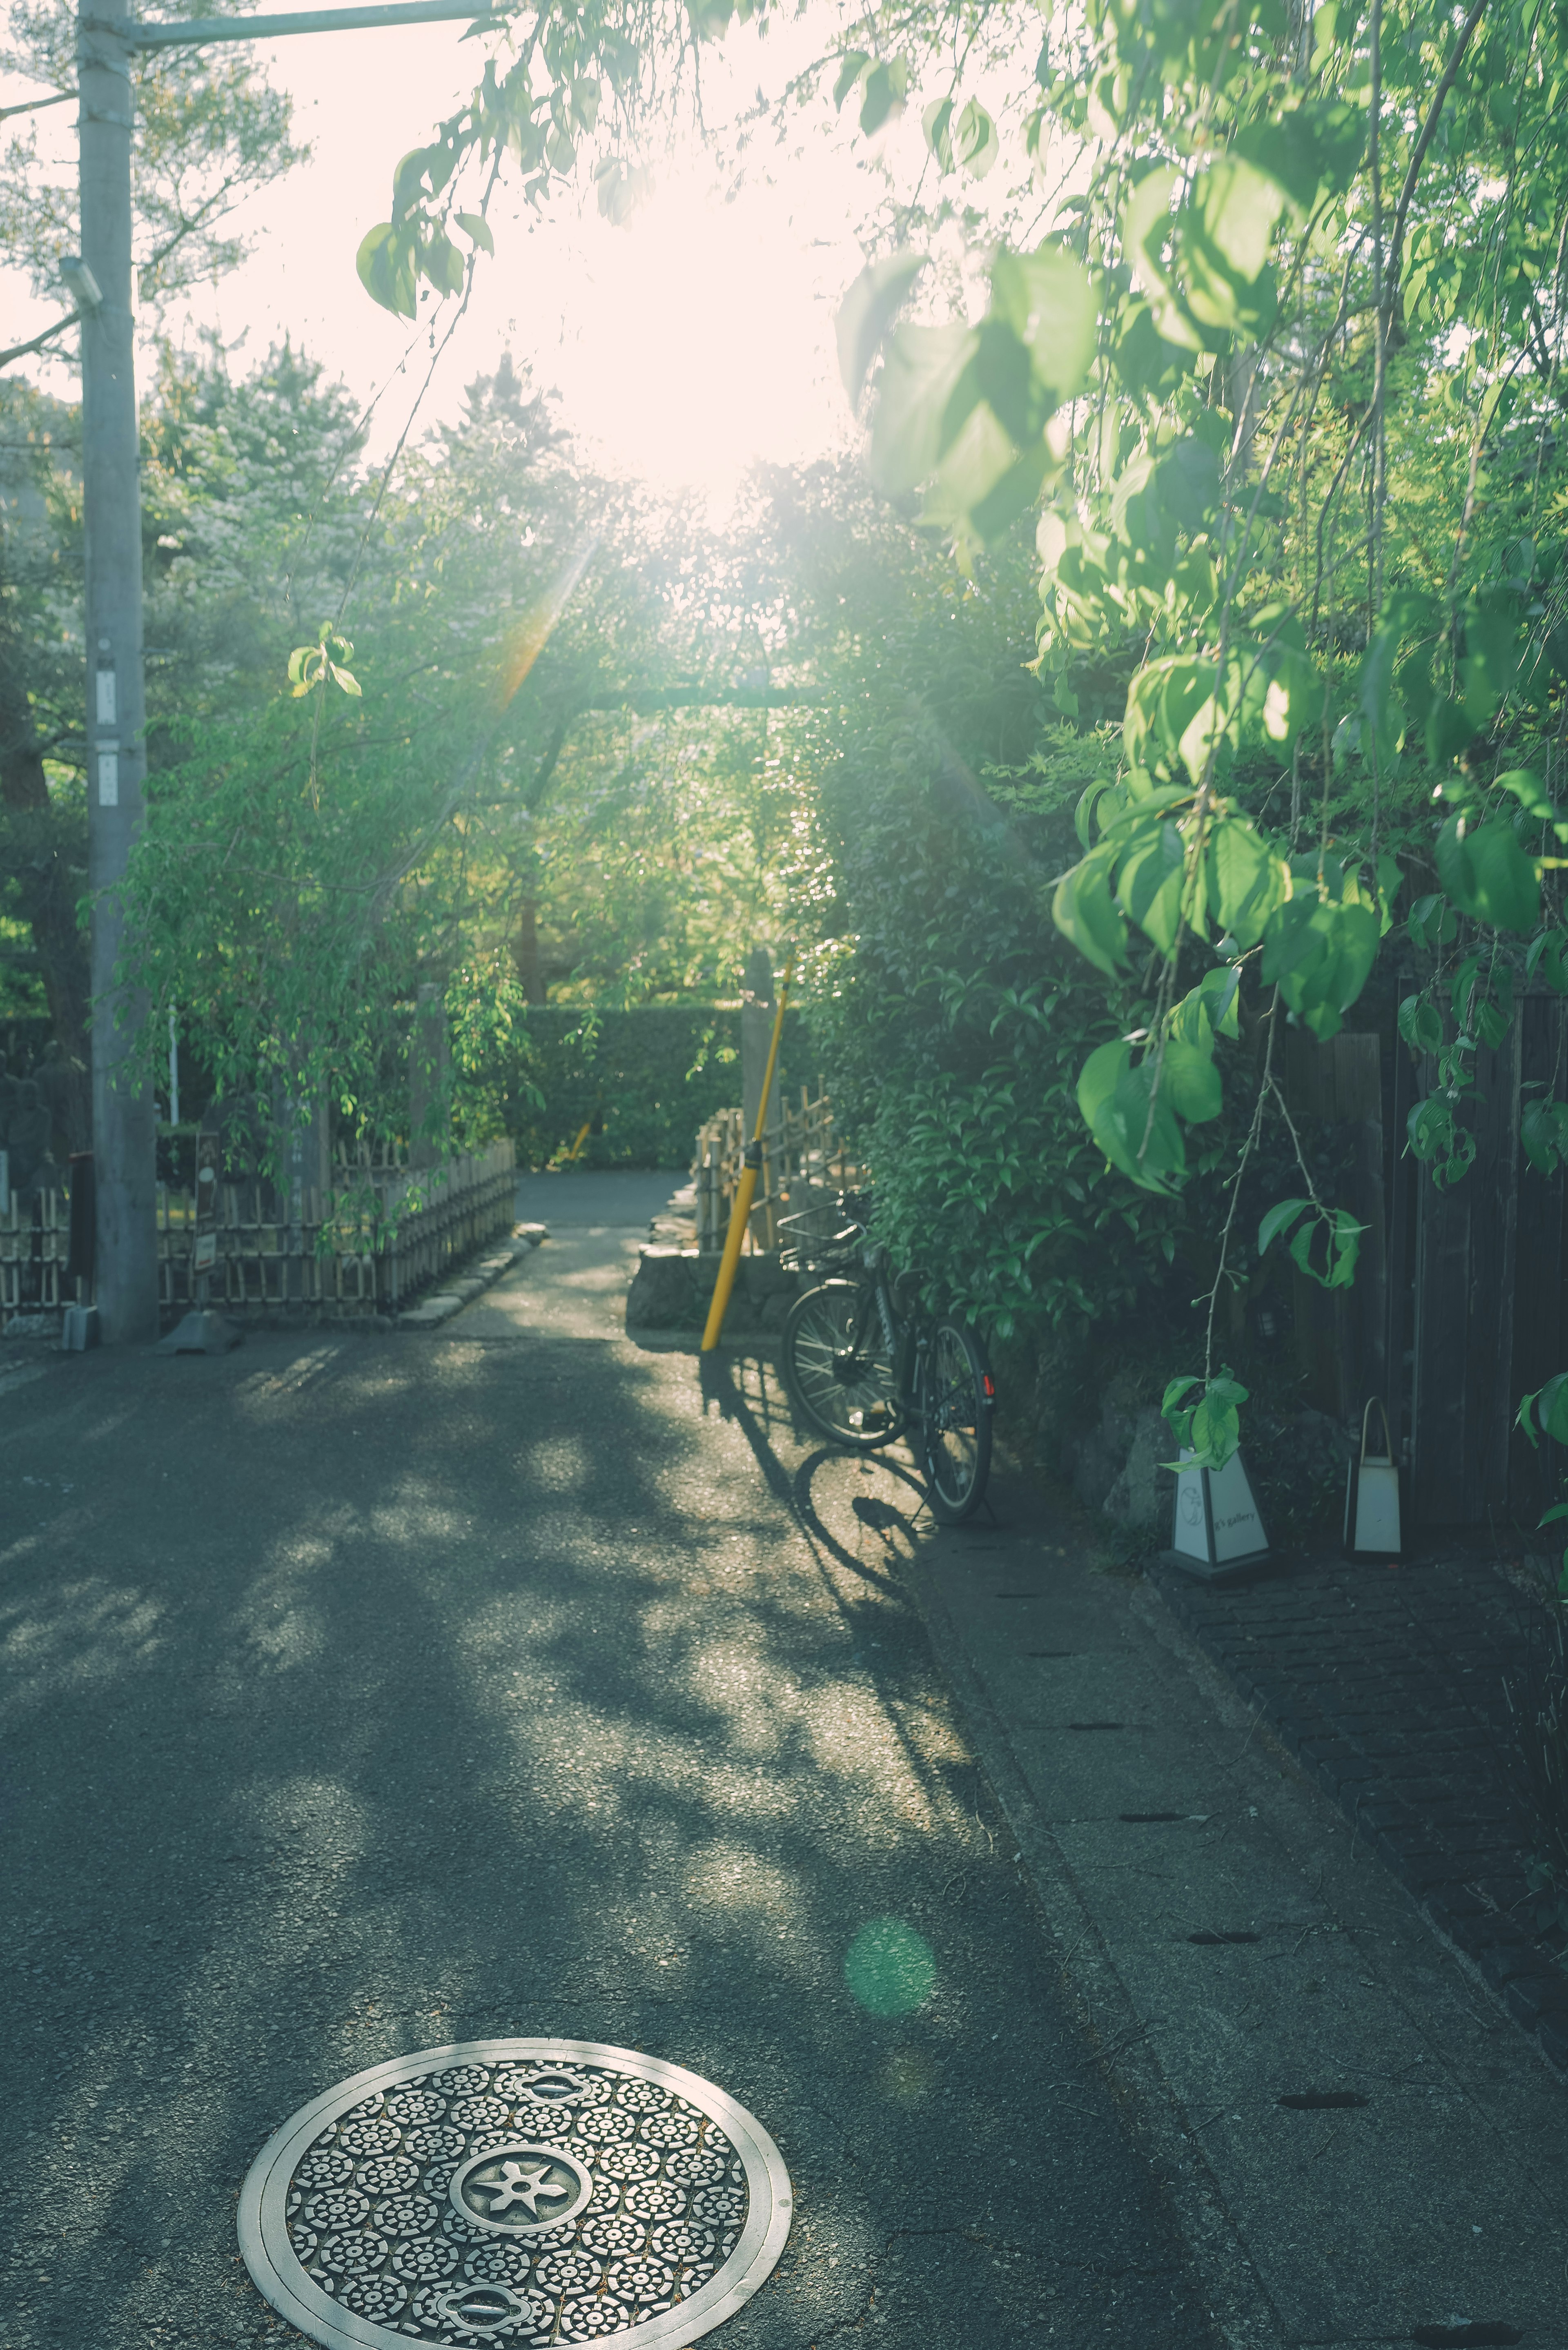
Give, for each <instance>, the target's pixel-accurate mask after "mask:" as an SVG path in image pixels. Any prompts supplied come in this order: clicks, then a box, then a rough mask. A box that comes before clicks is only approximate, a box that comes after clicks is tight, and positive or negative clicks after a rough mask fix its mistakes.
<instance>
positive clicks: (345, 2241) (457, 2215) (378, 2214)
mask: <svg viewBox="0 0 1568 2350" xmlns="http://www.w3.org/2000/svg"><path fill="white" fill-rule="evenodd" d="M789 2222H790V2184H789V2174H788V2173H787V2172H786V2170H785V2169H784V2162H783V2159H782V2158H781V2157H780V2154H779V2150H778V2148H777V2147H775V2146H774V2142H773V2140H772V2138H771V2137H769V2136H768V2134H767V2132H766V2131H765V2130H764V2129H763V2127H762V2126H761V2124H760V2123H758V2122H755V2121H753V2118H752V2116H751V2115H750V2114H748V2113H747V2112H746V2111H745V2109H744V2107H743V2106H738V2105H736V2103H735V2101H734V2099H733V2098H732V2097H728V2096H726V2095H725V2094H724V2092H723V2090H722V2089H715V2088H714V2087H713V2086H712V2085H711V2083H709V2082H707V2081H700V2080H699V2079H698V2077H697V2075H696V2074H694V2073H686V2072H682V2070H681V2069H680V2066H679V2065H678V2064H659V2062H658V2060H657V2059H656V2058H654V2057H651V2056H639V2055H635V2054H632V2053H631V2051H629V2050H628V2049H625V2048H601V2047H597V2046H596V2045H594V2044H593V2043H588V2042H580V2041H568V2040H472V2041H468V2042H466V2043H463V2044H462V2045H461V2046H458V2047H452V2048H427V2049H424V2050H423V2051H422V2052H421V2054H419V2055H417V2056H403V2057H400V2058H398V2059H397V2060H396V2061H395V2062H394V2063H392V2064H376V2065H372V2067H371V2068H370V2070H369V2072H368V2073H356V2074H355V2075H354V2077H353V2079H352V2080H351V2081H341V2082H339V2083H338V2085H337V2088H335V2089H328V2090H327V2092H326V2093H325V2095H322V2096H319V2097H317V2098H315V2099H313V2101H312V2102H311V2103H310V2104H309V2105H308V2106H303V2107H302V2108H301V2109H300V2111H299V2112H298V2113H297V2114H296V2115H295V2116H293V2118H292V2119H291V2120H289V2121H286V2122H285V2124H284V2126H283V2127H282V2128H281V2129H280V2130H278V2131H277V2132H276V2133H275V2136H274V2137H271V2138H270V2139H269V2140H268V2141H267V2143H266V2145H265V2147H263V2148H262V2151H261V2153H260V2154H259V2155H258V2156H257V2157H256V2159H255V2161H254V2163H253V2164H252V2166H251V2170H250V2175H249V2177H248V2178H246V2180H245V2183H244V2191H243V2192H242V2194H241V2196H240V2248H241V2250H242V2251H243V2252H244V2256H245V2265H246V2266H247V2267H248V2268H249V2270H250V2272H251V2274H252V2276H253V2277H254V2280H255V2282H256V2284H257V2285H258V2287H259V2288H260V2290H261V2291H262V2292H263V2293H265V2296H266V2298H267V2300H268V2301H270V2302H271V2303H272V2304H273V2307H274V2308H275V2309H277V2310H281V2312H282V2313H283V2314H284V2316H285V2317H286V2318H288V2319H289V2321H290V2322H291V2323H292V2324H295V2325H297V2326H298V2327H299V2328H300V2329H301V2330H302V2332H304V2333H306V2334H309V2335H311V2336H312V2338H313V2339H314V2340H315V2341H317V2342H322V2343H327V2344H331V2345H339V2344H341V2345H350V2344H351V2345H354V2350H369V2345H376V2344H384V2345H387V2350H407V2345H408V2344H409V2343H410V2341H412V2342H431V2343H441V2344H450V2345H461V2346H462V2350H473V2345H478V2344H483V2343H487V2342H495V2343H504V2344H506V2345H508V2350H514V2345H520V2344H524V2343H530V2344H531V2343H557V2342H605V2341H613V2342H615V2343H617V2344H625V2345H628V2350H630V2345H638V2350H643V2345H647V2350H654V2345H659V2350H678V2345H680V2344H682V2343H688V2342H695V2341H697V2340H698V2339H699V2337H700V2336H701V2335H702V2334H708V2333H711V2330H712V2328H713V2327H714V2326H716V2325H719V2324H722V2322H723V2320H724V2319H725V2318H726V2317H728V2316H729V2315H730V2314H731V2313H732V2311H733V2310H735V2309H736V2308H738V2307H739V2306H740V2304H741V2303H742V2302H743V2301H744V2300H746V2299H747V2298H748V2297H749V2295H751V2294H752V2293H755V2291H756V2290H757V2287H758V2286H759V2285H760V2284H761V2283H762V2282H763V2279H764V2278H765V2277H766V2276H767V2275H768V2274H769V2272H771V2270H772V2268H773V2266H774V2262H775V2261H776V2260H777V2259H778V2256H779V2254H780V2252H781V2251H783V2250H784V2239H785V2237H786V2236H787V2235H788V2233H789Z"/></svg>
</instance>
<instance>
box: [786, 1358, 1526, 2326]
mask: <svg viewBox="0 0 1568 2350" xmlns="http://www.w3.org/2000/svg"><path fill="white" fill-rule="evenodd" d="M758 1376H759V1377H763V1378H765V1377H766V1376H767V1375H766V1374H765V1373H763V1374H759V1375H758ZM860 1474H861V1481H862V1492H861V1497H860V1500H859V1502H858V1504H857V1517H858V1519H859V1523H860V1532H859V1535H858V1540H857V1555H858V1556H859V1558H860V1560H861V1562H862V1565H863V1568H864V1570H865V1571H866V1572H867V1574H868V1575H877V1576H878V1577H886V1578H888V1580H889V1581H890V1582H892V1583H894V1584H895V1585H897V1586H899V1587H901V1588H905V1589H908V1590H909V1591H910V1592H911V1593H912V1594H913V1595H914V1596H915V1597H916V1598H917V1600H918V1603H919V1607H920V1610H921V1613H922V1616H923V1618H924V1620H925V1622H926V1624H927V1626H928V1627H929V1631H930V1635H931V1638H932V1641H933V1645H934V1647H935V1648H936V1651H937V1654H938V1656H939V1658H940V1660H941V1662H942V1665H943V1667H944V1669H945V1670H946V1671H947V1673H948V1674H949V1676H950V1679H951V1680H952V1682H953V1685H954V1687H955V1689H956V1690H957V1691H958V1694H959V1697H960V1700H961V1704H962V1707H963V1714H964V1721H965V1727H966V1731H967V1733H968V1735H969V1737H970V1738H971V1740H972V1741H973V1742H974V1746H975V1749H976V1752H977V1753H978V1755H979V1757H980V1759H981V1762H982V1763H984V1765H985V1768H986V1772H987V1774H988V1776H989V1778H990V1780H991V1782H992V1785H993V1786H994V1787H995V1789H996V1790H997V1794H998V1796H999V1799H1000V1801H1001V1802H1002V1806H1003V1809H1004V1811H1005V1814H1006V1816H1007V1819H1008V1822H1009V1825H1010V1826H1011V1827H1012V1831H1013V1833H1014V1835H1015V1836H1016V1838H1017V1846H1018V1850H1019V1852H1020V1854H1021V1856H1022V1861H1023V1865H1024V1866H1026V1867H1027V1869H1028V1870H1029V1872H1030V1875H1031V1877H1032V1878H1033V1883H1034V1885H1035V1887H1036V1889H1037V1892H1038V1894H1039V1898H1040V1900H1041V1904H1042V1908H1043V1912H1044V1924H1045V1927H1046V1930H1047V1933H1048V1935H1049V1937H1050V1938H1051V1940H1052V1943H1053V1945H1054V1956H1053V1958H1052V1960H1051V1961H1050V1964H1051V1967H1052V1970H1053V1972H1054V1978H1055V1979H1056V1980H1057V1981H1061V1982H1062V1983H1063V1985H1064V1987H1065V1988H1066V1989H1067V1990H1068V1991H1070V1993H1071V1995H1072V1996H1073V1998H1074V2000H1075V2004H1076V2007H1077V2012H1078V2013H1079V2015H1080V2017H1081V2019H1082V2021H1083V2022H1084V2023H1085V2028H1086V2029H1087V2030H1088V2031H1089V2032H1090V2033H1091V2034H1092V2036H1093V2039H1094V2042H1095V2044H1096V2046H1097V2047H1098V2048H1099V2049H1100V2051H1101V2052H1102V2055H1103V2060H1104V2062H1105V2063H1106V2066H1107V2068H1108V2069H1109V2071H1110V2073H1111V2075H1112V2077H1113V2079H1115V2080H1116V2083H1117V2085H1118V2087H1119V2089H1120V2091H1121V2094H1122V2095H1123V2097H1124V2099H1125V2101H1126V2103H1127V2108H1128V2110H1129V2112H1130V2113H1132V2114H1133V2115H1134V2116H1135V2117H1136V2127H1137V2132H1138V2142H1139V2144H1140V2146H1142V2147H1143V2148H1144V2150H1145V2153H1146V2156H1147V2158H1148V2160H1149V2161H1150V2164H1151V2167H1153V2168H1154V2169H1155V2170H1156V2172H1157V2175H1158V2176H1159V2177H1160V2178H1162V2180H1163V2181H1164V2182H1165V2184H1166V2186H1167V2189H1168V2192H1169V2193H1170V2194H1171V2196H1172V2199H1173V2201H1174V2202H1175V2205H1176V2208H1177V2210H1178V2214H1179V2220H1180V2223H1181V2226H1182V2230H1183V2233H1184V2234H1185V2236H1186V2238H1187V2241H1188V2242H1189V2246H1190V2247H1191V2250H1192V2252H1193V2257H1194V2258H1195V2260H1196V2261H1197V2262H1198V2264H1199V2272H1200V2273H1201V2275H1202V2277H1203V2280H1204V2286H1205V2291H1206V2293H1207V2296H1208V2298H1209V2301H1210V2306H1211V2307H1212V2308H1213V2309H1214V2311H1215V2313H1216V2322H1217V2323H1218V2324H1219V2325H1220V2330H1221V2333H1222V2334H1223V2336H1224V2338H1225V2340H1226V2341H1227V2343H1229V2344H1231V2345H1234V2350H1284V2345H1292V2350H1295V2345H1314V2350H1329V2346H1330V2345H1333V2350H1342V2346H1343V2350H1349V2345H1361V2344H1365V2343H1368V2342H1389V2343H1393V2342H1405V2343H1411V2342H1413V2343H1417V2344H1422V2345H1449V2344H1451V2345H1459V2344H1466V2343H1474V2344H1480V2343H1495V2344H1508V2343H1523V2344H1525V2345H1530V2350H1561V2345H1563V2343H1564V2342H1568V2283H1565V2279H1568V2131H1565V2128H1564V2123H1565V2121H1568V2107H1565V2092H1564V2089H1563V2084H1562V2083H1561V2081H1560V2080H1559V2079H1558V2078H1557V2077H1556V2076H1554V2075H1553V2074H1552V2072H1551V2071H1550V2069H1549V2068H1548V2067H1547V2066H1546V2065H1544V2064H1542V2061H1541V2058H1540V2056H1539V2055H1538V2054H1536V2052H1535V2051H1534V2050H1533V2049H1532V2047H1531V2046H1530V2044H1529V2043H1528V2042H1527V2041H1526V2040H1525V2038H1524V2037H1523V2035H1522V2034H1521V2033H1519V2032H1518V2031H1517V2030H1516V2028H1515V2026H1514V2025H1513V2023H1512V2022H1511V2020H1510V2018H1509V2017H1508V2015H1507V2014H1506V2013H1505V2012H1502V2011H1501V2005H1493V2004H1492V2003H1491V2002H1490V2000H1489V1998H1488V1995H1487V1993H1486V1991H1485V1990H1484V1988H1483V1987H1482V1986H1481V1985H1480V1982H1479V1981H1478V1980H1477V1978H1476V1977H1475V1976H1474V1975H1473V1974H1472V1973H1471V1971H1470V1970H1469V1968H1468V1967H1467V1965H1466V1964H1465V1963H1464V1962H1463V1961H1462V1960H1460V1959H1459V1957H1457V1956H1456V1955H1455V1954H1454V1953H1453V1952H1452V1951H1451V1950H1449V1948H1448V1947H1447V1946H1446V1945H1445V1944H1444V1943H1443V1942H1442V1941H1440V1940H1439V1939H1438V1936H1437V1935H1436V1934H1434V1932H1433V1930H1432V1928H1431V1926H1430V1925H1429V1923H1428V1920H1427V1919H1426V1918H1424V1917H1423V1916H1421V1915H1420V1913H1419V1912H1418V1911H1417V1908H1415V1906H1414V1904H1413V1903H1412V1901H1411V1900H1410V1898H1409V1897H1408V1896H1407V1893H1406V1892H1405V1891H1404V1890H1403V1889H1402V1888H1401V1887H1400V1886H1399V1885H1398V1884H1397V1883H1396V1882H1395V1880H1394V1879H1393V1877H1391V1876H1390V1875H1389V1874H1388V1872H1387V1871H1386V1869H1385V1868H1384V1867H1383V1866H1381V1864H1380V1863H1379V1862H1378V1861H1376V1859H1375V1858H1374V1857H1373V1856H1371V1854H1370V1853H1369V1852H1368V1850H1367V1847H1366V1842H1365V1840H1364V1839H1362V1838H1361V1837H1359V1836H1358V1835H1355V1832H1354V1831H1353V1830H1352V1829H1351V1828H1350V1827H1349V1826H1348V1825H1346V1824H1345V1821H1344V1820H1343V1818H1342V1817H1341V1815H1340V1814H1339V1812H1338V1811H1337V1809H1336V1808H1335V1807H1334V1805H1333V1804H1331V1803H1330V1802H1329V1801H1328V1799H1327V1797H1326V1796H1325V1795H1324V1794H1323V1793H1322V1791H1321V1790H1320V1789H1319V1788H1318V1787H1317V1786H1316V1785H1315V1784H1313V1783H1310V1782H1309V1781H1308V1780H1307V1779H1305V1778H1304V1777H1303V1774H1302V1773H1301V1772H1300V1770H1299V1769H1298V1768H1297V1767H1296V1765H1295V1764H1294V1763H1293V1761H1292V1759H1291V1758H1290V1756H1289V1755H1288V1754H1287V1753H1286V1752H1284V1751H1283V1749H1282V1747H1280V1746H1279V1745H1278V1744H1276V1742H1275V1741H1274V1740H1273V1738H1272V1735H1271V1733H1270V1731H1269V1730H1268V1728H1267V1726H1266V1723H1265V1722H1264V1721H1263V1719H1262V1713H1261V1711H1260V1710H1259V1709H1258V1707H1257V1706H1256V1705H1255V1704H1254V1705H1251V1706H1249V1705H1248V1704H1246V1703H1244V1702H1243V1701H1242V1700H1240V1699H1239V1697H1238V1696H1237V1694H1236V1693H1235V1692H1234V1691H1233V1690H1231V1688H1230V1687H1229V1686H1228V1685H1227V1683H1226V1682H1225V1681H1224V1680H1223V1679H1221V1678H1220V1676H1219V1675H1218V1674H1217V1673H1216V1672H1215V1670H1214V1669H1213V1668H1212V1666H1211V1665H1210V1663H1209V1661H1208V1660H1207V1659H1205V1658H1204V1657H1203V1655H1202V1654H1201V1652H1200V1651H1199V1649H1198V1648H1197V1647H1196V1646H1195V1644H1194V1643H1193V1641H1192V1640H1191V1639H1190V1638H1189V1637H1188V1635H1187V1634H1186V1633H1185V1631H1184V1630H1183V1629H1182V1628H1181V1627H1180V1626H1179V1624H1178V1623H1177V1622H1176V1620H1175V1619H1174V1618H1173V1617H1172V1615H1171V1613H1170V1611H1169V1610H1168V1607H1166V1606H1165V1604H1164V1602H1163V1601H1162V1599H1161V1598H1160V1596H1159V1595H1158V1592H1156V1591H1155V1590H1154V1589H1153V1588H1151V1587H1150V1586H1148V1585H1147V1583H1145V1582H1143V1581H1142V1580H1141V1579H1138V1578H1135V1577H1130V1576H1126V1575H1119V1574H1115V1573H1106V1572H1103V1571H1100V1570H1099V1569H1098V1568H1097V1567H1096V1561H1095V1558H1094V1556H1093V1555H1091V1554H1089V1553H1087V1552H1085V1549H1084V1548H1083V1546H1082V1545H1081V1544H1080V1543H1079V1541H1078V1540H1077V1539H1076V1537H1075V1531H1074V1527H1073V1523H1072V1522H1071V1521H1070V1520H1067V1519H1064V1518H1061V1517H1058V1516H1057V1515H1056V1514H1055V1513H1054V1512H1053V1511H1052V1509H1051V1508H1050V1506H1049V1505H1048V1504H1047V1503H1044V1501H1043V1500H1042V1499H1041V1498H1040V1496H1039V1495H1038V1493H1037V1492H1033V1490H1032V1489H1031V1488H1029V1487H1028V1486H1027V1485H1026V1484H1025V1483H1024V1482H1023V1481H1022V1480H1018V1481H1012V1480H1009V1479H1008V1478H1007V1477H1005V1476H1003V1477H1002V1478H1000V1479H998V1480H997V1481H996V1482H995V1492H994V1499H995V1502H996V1506H997V1511H998V1515H999V1518H1000V1521H1001V1522H1000V1523H998V1524H996V1525H987V1524H985V1523H980V1524H977V1525H974V1526H971V1527H969V1528H961V1529H958V1530H956V1531H953V1532H946V1531H942V1530H940V1529H934V1528H932V1527H931V1526H930V1523H929V1520H928V1519H922V1518H919V1516H918V1515H917V1513H916V1512H917V1496H916V1494H915V1492H914V1491H913V1489H912V1486H911V1482H910V1481H909V1479H908V1477H907V1475H906V1474H905V1473H903V1472H902V1471H900V1469H899V1466H898V1461H897V1460H896V1459H894V1460H892V1461H888V1460H887V1459H878V1460H877V1461H875V1462H867V1463H864V1464H862V1468H861V1471H860Z"/></svg>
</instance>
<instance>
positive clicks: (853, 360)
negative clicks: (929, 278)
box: [836, 250, 926, 408]
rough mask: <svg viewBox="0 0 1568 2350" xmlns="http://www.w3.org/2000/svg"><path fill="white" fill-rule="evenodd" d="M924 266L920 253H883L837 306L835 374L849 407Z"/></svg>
mask: <svg viewBox="0 0 1568 2350" xmlns="http://www.w3.org/2000/svg"><path fill="white" fill-rule="evenodd" d="M925 265H926V256H925V255H924V254H923V253H912V252H909V251H908V250H906V251H904V252H901V253H888V254H884V255H883V256H882V258H881V260H880V261H873V262H871V263H870V264H869V265H868V266H867V267H866V268H865V269H863V270H862V271H861V273H860V275H859V276H858V277H857V279H856V281H855V283H854V285H853V286H851V287H850V289H849V291H848V293H847V294H846V296H845V297H844V300H843V302H842V303H841V304H840V306H839V311H838V318H837V322H836V333H837V338H838V372H839V374H840V375H841V376H842V377H843V379H844V389H845V390H846V392H847V393H848V394H849V404H850V406H851V407H852V408H858V407H859V405H860V394H861V392H862V391H863V390H865V388H866V379H867V375H868V374H869V373H870V371H871V362H872V361H873V359H875V358H876V356H877V352H878V351H879V350H880V349H881V348H882V343H883V339H884V338H885V337H886V335H887V332H888V328H889V327H890V326H891V325H892V323H893V320H894V318H895V317H897V315H898V311H899V310H900V309H901V308H902V307H903V305H904V303H905V302H906V301H907V300H908V298H909V288H910V287H911V286H913V284H914V282H915V280H916V278H917V277H918V276H919V274H920V272H921V270H922V269H923V268H924V267H925Z"/></svg>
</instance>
